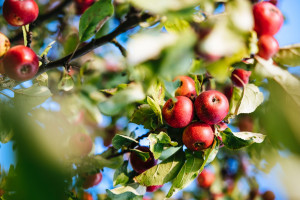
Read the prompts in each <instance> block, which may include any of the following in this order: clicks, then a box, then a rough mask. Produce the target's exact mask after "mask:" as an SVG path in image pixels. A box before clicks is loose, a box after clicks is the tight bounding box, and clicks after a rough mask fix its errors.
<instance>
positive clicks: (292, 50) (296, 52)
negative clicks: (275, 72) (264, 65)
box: [273, 44, 300, 67]
mask: <svg viewBox="0 0 300 200" xmlns="http://www.w3.org/2000/svg"><path fill="white" fill-rule="evenodd" d="M273 59H274V60H275V62H276V63H280V64H282V65H287V66H289V67H296V66H300V44H294V45H289V46H285V47H282V48H280V50H279V51H278V53H277V54H276V55H275V56H274V57H273Z"/></svg>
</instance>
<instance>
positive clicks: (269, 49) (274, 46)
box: [257, 35, 279, 60]
mask: <svg viewBox="0 0 300 200" xmlns="http://www.w3.org/2000/svg"><path fill="white" fill-rule="evenodd" d="M257 45H258V49H259V51H258V53H257V55H259V56H260V57H262V58H264V59H266V60H269V59H270V58H272V57H273V56H274V55H275V54H276V53H277V52H278V51H279V44H278V42H277V40H276V39H275V38H274V37H273V36H271V35H262V36H260V38H259V40H258V44H257Z"/></svg>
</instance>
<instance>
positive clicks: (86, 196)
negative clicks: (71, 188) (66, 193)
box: [83, 192, 93, 200]
mask: <svg viewBox="0 0 300 200" xmlns="http://www.w3.org/2000/svg"><path fill="white" fill-rule="evenodd" d="M83 200H93V196H92V195H90V194H89V193H87V192H84V193H83Z"/></svg>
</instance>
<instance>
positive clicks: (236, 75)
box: [231, 69, 251, 87]
mask: <svg viewBox="0 0 300 200" xmlns="http://www.w3.org/2000/svg"><path fill="white" fill-rule="evenodd" d="M250 75H251V71H246V70H244V69H235V70H234V71H233V72H232V73H231V81H232V83H233V84H234V85H235V86H237V87H244V84H247V83H248V82H249V77H250Z"/></svg>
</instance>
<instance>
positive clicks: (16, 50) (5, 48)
mask: <svg viewBox="0 0 300 200" xmlns="http://www.w3.org/2000/svg"><path fill="white" fill-rule="evenodd" d="M38 14H39V7H38V5H37V4H36V2H35V1H34V0H5V1H4V4H3V17H4V18H5V20H6V21H7V23H8V24H10V25H12V26H24V25H27V24H29V23H32V22H34V21H35V20H36V18H37V17H38ZM0 44H1V45H0V58H1V60H0V73H1V74H5V75H6V76H8V77H9V78H11V79H13V80H16V81H26V80H29V79H32V78H33V77H34V76H35V75H36V73H37V71H38V69H39V59H38V57H37V55H36V54H35V52H34V51H33V50H32V49H31V48H29V47H26V46H23V45H18V46H15V47H12V48H11V49H10V42H9V40H8V38H7V37H6V36H5V35H4V34H2V33H0Z"/></svg>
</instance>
